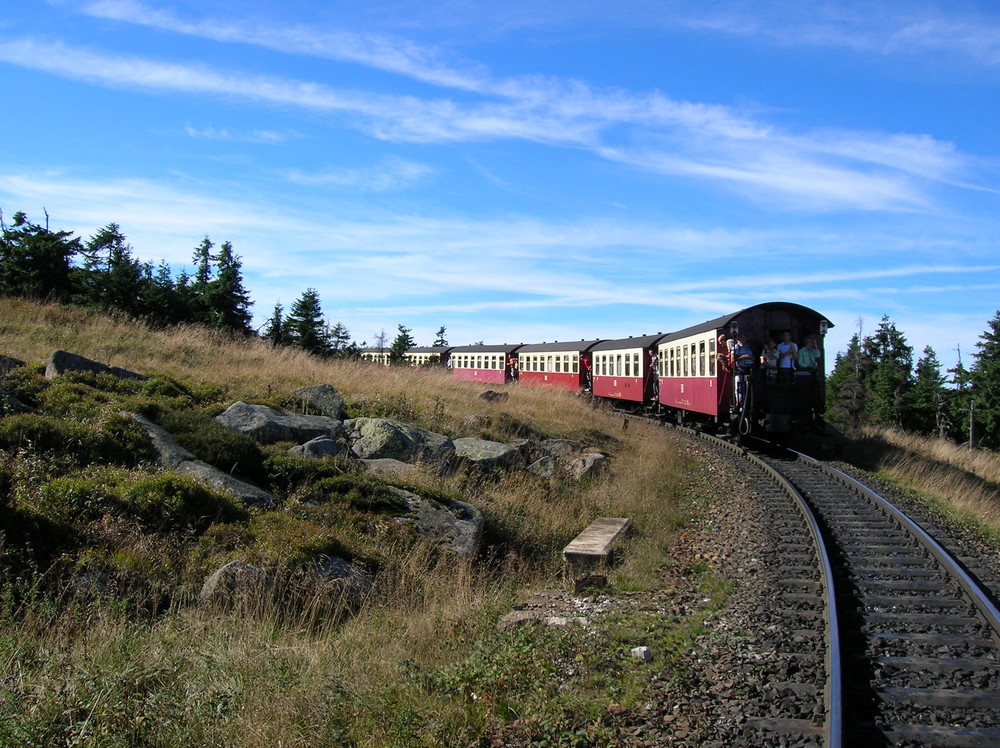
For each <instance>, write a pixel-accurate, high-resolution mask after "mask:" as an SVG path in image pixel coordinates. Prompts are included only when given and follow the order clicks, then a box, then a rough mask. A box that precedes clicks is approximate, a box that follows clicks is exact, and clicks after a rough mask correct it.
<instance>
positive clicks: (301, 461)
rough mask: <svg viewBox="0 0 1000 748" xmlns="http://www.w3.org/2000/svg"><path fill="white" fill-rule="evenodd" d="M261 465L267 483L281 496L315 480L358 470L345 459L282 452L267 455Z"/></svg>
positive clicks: (313, 482)
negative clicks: (322, 458)
mask: <svg viewBox="0 0 1000 748" xmlns="http://www.w3.org/2000/svg"><path fill="white" fill-rule="evenodd" d="M263 467H264V471H265V472H266V474H267V478H266V482H267V485H269V486H270V487H271V488H272V490H273V491H275V492H276V493H278V494H280V495H283V496H288V495H290V494H292V493H294V492H295V491H296V490H297V489H299V488H300V487H303V486H305V487H311V486H313V485H314V484H315V483H316V482H317V481H320V480H323V479H326V478H337V477H339V476H342V475H345V474H352V473H357V472H358V470H359V468H358V467H357V466H355V465H352V464H351V463H350V462H349V461H348V460H346V459H341V458H334V459H330V460H314V459H311V458H309V457H297V456H294V455H289V454H285V453H284V452H272V453H271V454H269V455H267V457H266V458H265V460H264V466H263ZM309 493H310V495H312V493H313V492H312V491H311V490H310V491H309ZM314 498H317V499H318V497H314Z"/></svg>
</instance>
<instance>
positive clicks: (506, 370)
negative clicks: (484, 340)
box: [448, 344, 522, 384]
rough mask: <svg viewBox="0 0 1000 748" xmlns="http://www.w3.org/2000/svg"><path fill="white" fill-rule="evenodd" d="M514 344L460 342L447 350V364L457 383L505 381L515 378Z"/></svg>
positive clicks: (515, 350)
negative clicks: (461, 343)
mask: <svg viewBox="0 0 1000 748" xmlns="http://www.w3.org/2000/svg"><path fill="white" fill-rule="evenodd" d="M521 347H522V345H521V344H516V345H508V344H504V345H460V346H454V347H452V348H451V350H450V351H448V357H449V358H448V365H449V366H450V367H451V371H452V376H453V377H454V378H455V379H456V380H457V381H459V382H479V383H481V384H506V383H507V382H513V381H516V380H517V378H518V370H517V356H516V355H515V354H516V352H517V350H518V349H519V348H521Z"/></svg>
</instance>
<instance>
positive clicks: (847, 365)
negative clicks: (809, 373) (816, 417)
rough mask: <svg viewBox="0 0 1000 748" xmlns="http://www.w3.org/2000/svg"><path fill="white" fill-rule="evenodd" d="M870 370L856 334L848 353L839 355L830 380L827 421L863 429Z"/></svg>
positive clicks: (827, 388) (852, 337) (828, 378)
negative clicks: (866, 386)
mask: <svg viewBox="0 0 1000 748" xmlns="http://www.w3.org/2000/svg"><path fill="white" fill-rule="evenodd" d="M867 368H868V366H867V360H866V357H865V354H864V352H863V351H862V348H861V338H860V336H859V335H858V334H857V333H856V334H854V335H853V336H851V342H850V344H849V345H848V346H847V351H846V352H845V353H843V354H840V353H838V354H837V357H836V360H835V363H834V366H833V371H832V372H830V376H829V377H827V379H826V390H827V396H826V405H827V412H826V418H827V420H829V421H831V422H833V423H839V424H841V425H842V426H846V427H848V428H851V429H856V428H858V427H859V426H861V424H862V422H863V421H864V413H865V411H866V409H867V407H868V401H869V399H870V397H869V394H868V390H867V389H866V388H865V383H864V376H865V374H866V373H867Z"/></svg>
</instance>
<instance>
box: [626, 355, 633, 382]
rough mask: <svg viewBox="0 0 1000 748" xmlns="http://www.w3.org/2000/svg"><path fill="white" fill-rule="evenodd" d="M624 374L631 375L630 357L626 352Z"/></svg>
mask: <svg viewBox="0 0 1000 748" xmlns="http://www.w3.org/2000/svg"><path fill="white" fill-rule="evenodd" d="M625 376H626V377H630V376H632V357H631V356H630V355H628V354H627V353H626V354H625Z"/></svg>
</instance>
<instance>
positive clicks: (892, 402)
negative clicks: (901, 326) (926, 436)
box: [862, 316, 913, 426]
mask: <svg viewBox="0 0 1000 748" xmlns="http://www.w3.org/2000/svg"><path fill="white" fill-rule="evenodd" d="M862 348H863V349H864V351H865V353H866V355H867V356H868V358H869V359H870V360H871V370H870V372H869V373H868V375H867V376H866V377H864V382H865V385H866V387H867V389H868V391H869V393H870V394H871V402H870V403H869V405H868V413H869V415H870V417H871V420H872V421H873V422H874V423H877V424H882V425H896V426H907V425H908V421H909V420H910V393H911V390H912V389H913V348H911V347H910V346H909V345H908V344H907V343H906V337H905V336H904V335H903V334H902V333H901V332H899V330H897V329H896V325H895V324H893V323H892V322H890V321H889V317H888V316H884V317H882V321H881V323H879V326H878V329H877V330H876V331H875V334H874V335H871V336H869V337H867V338H865V341H864V343H863V345H862Z"/></svg>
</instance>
